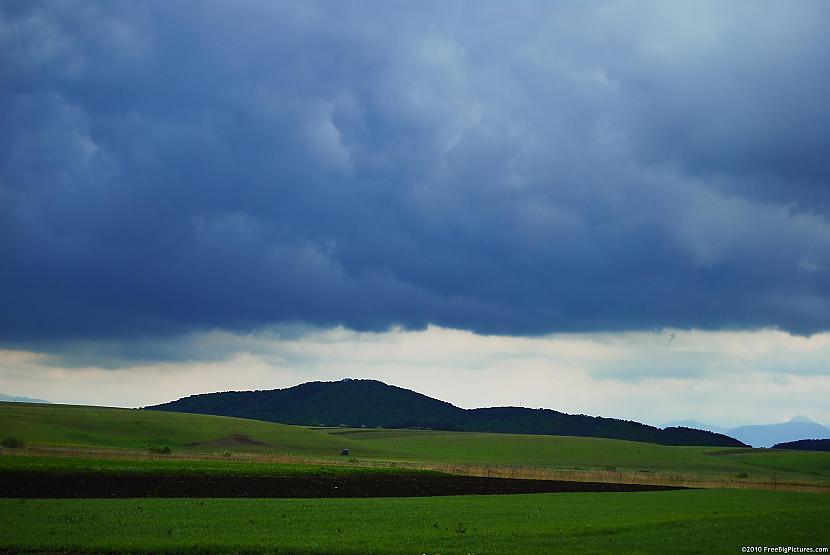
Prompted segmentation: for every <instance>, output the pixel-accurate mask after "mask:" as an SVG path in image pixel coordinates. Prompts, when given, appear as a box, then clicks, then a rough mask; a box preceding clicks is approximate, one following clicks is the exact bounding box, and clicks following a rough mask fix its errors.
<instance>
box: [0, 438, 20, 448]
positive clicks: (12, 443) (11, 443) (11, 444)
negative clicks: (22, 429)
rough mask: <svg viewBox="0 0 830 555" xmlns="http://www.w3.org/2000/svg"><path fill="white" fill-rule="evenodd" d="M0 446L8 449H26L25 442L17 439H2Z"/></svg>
mask: <svg viewBox="0 0 830 555" xmlns="http://www.w3.org/2000/svg"><path fill="white" fill-rule="evenodd" d="M0 445H2V446H3V447H8V448H10V449H22V448H24V447H26V442H24V441H23V440H22V439H20V438H19V437H4V438H3V439H2V440H0Z"/></svg>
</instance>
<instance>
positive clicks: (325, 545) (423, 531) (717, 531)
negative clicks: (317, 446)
mask: <svg viewBox="0 0 830 555" xmlns="http://www.w3.org/2000/svg"><path fill="white" fill-rule="evenodd" d="M0 514H2V515H3V518H0V549H6V550H13V551H39V552H62V551H72V552H84V553H95V552H152V553H199V552H234V553H239V552H243V553H244V552H258V553H260V552H265V553H442V554H451V553H459V554H462V553H463V554H469V553H477V554H481V553H516V552H520V553H552V552H568V553H620V552H626V553H630V552H634V553H637V552H640V553H669V552H670V553H740V549H741V547H742V546H750V545H751V546H756V545H769V546H779V545H792V546H809V547H821V546H828V545H830V528H828V527H827V522H830V503H828V501H827V496H824V495H815V494H800V493H789V492H766V491H737V490H686V491H671V492H648V493H579V494H568V493H562V494H534V495H512V496H459V497H444V498H434V497H433V498H407V499H403V498H389V499H305V500H300V499H204V500H201V499H129V500H108V499H91V500H78V499H59V500H13V499H2V500H0Z"/></svg>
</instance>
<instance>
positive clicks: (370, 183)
mask: <svg viewBox="0 0 830 555" xmlns="http://www.w3.org/2000/svg"><path fill="white" fill-rule="evenodd" d="M0 10H2V11H3V12H4V13H3V14H2V17H0V57H1V58H0V71H1V72H2V74H1V75H0V121H2V126H3V130H2V133H0V255H2V261H3V263H2V264H0V337H2V338H4V339H5V341H11V342H16V341H24V340H33V341H41V340H49V341H52V340H64V339H69V338H84V337H86V338H88V337H101V336H119V337H124V336H137V335H147V334H150V335H153V334H168V333H183V332H189V331H194V330H200V329H208V328H225V329H232V330H246V329H250V328H254V327H258V326H263V325H269V324H274V323H279V322H302V323H306V324H310V325H316V326H328V325H334V324H343V325H345V326H347V327H351V328H354V329H385V328H387V327H389V326H391V325H397V324H400V325H404V326H406V327H412V328H419V327H423V326H425V325H427V324H428V323H435V324H439V325H442V326H450V327H458V328H464V329H470V330H474V331H477V332H483V333H507V334H536V333H543V332H549V331H576V330H623V329H651V328H660V327H664V326H671V327H681V328H685V327H701V328H709V329H724V328H755V327H761V326H776V327H780V328H782V329H786V330H790V331H794V332H798V333H811V332H815V331H819V330H827V329H828V328H830V310H829V309H830V269H828V268H830V221H828V216H830V192H828V191H830V162H828V157H827V152H830V115H828V114H830V111H828V110H827V107H826V99H827V98H830V74H828V72H827V71H826V67H825V66H826V60H827V56H828V54H830V37H829V36H828V34H827V33H826V32H824V30H823V29H822V28H821V26H822V22H824V21H827V20H828V16H830V9H828V5H827V4H826V3H822V2H812V3H811V2H801V3H798V4H797V5H793V4H790V3H784V2H779V3H757V2H752V3H750V2H745V3H741V2H736V3H730V4H728V5H722V4H720V5H718V4H714V3H713V4H707V3H698V2H695V3H689V4H688V5H686V6H680V5H678V4H676V3H672V4H664V3H659V2H657V3H631V4H617V3H614V4H603V3H585V4H571V3H562V4H557V3H539V4H534V3H519V4H514V3H512V4H511V5H509V6H508V5H507V4H503V3H495V4H485V3H479V2H474V3H452V4H446V3H421V2H419V3H415V4H390V3H382V2H377V3H310V2H297V3H290V2H284V3H274V2H247V3H243V4H238V5H231V4H228V3H223V2H144V3H132V2H107V3H100V2H97V3H84V2H72V3H62V2H20V3H18V2H4V3H2V4H0Z"/></svg>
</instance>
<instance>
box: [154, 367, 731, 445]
mask: <svg viewBox="0 0 830 555" xmlns="http://www.w3.org/2000/svg"><path fill="white" fill-rule="evenodd" d="M146 408H147V409H152V410H164V411H175V412H186V413H196V414H213V415H220V416H237V417H241V418H253V419H257V420H266V421H269V422H281V423H283V424H298V425H306V426H341V425H342V426H348V427H355V428H359V427H369V428H376V427H382V428H430V429H434V430H448V431H466V432H500V433H514V434H543V435H563V436H583V437H601V438H610V439H625V440H631V441H643V442H648V443H657V444H661V445H709V446H722V447H745V445H744V444H743V443H742V442H740V441H738V440H736V439H734V438H731V437H729V436H726V435H723V434H718V433H714V432H709V431H705V430H695V429H691V428H685V427H668V428H665V429H661V428H657V427H655V426H649V425H647V424H642V423H640V422H634V421H630V420H620V419H616V418H604V417H601V416H587V415H583V414H577V415H575V414H566V413H563V412H559V411H555V410H552V409H529V408H525V407H489V408H476V409H462V408H459V407H456V406H455V405H452V404H450V403H448V402H446V401H441V400H438V399H433V398H432V397H428V396H426V395H423V394H421V393H418V392H416V391H411V390H409V389H404V388H402V387H397V386H393V385H387V384H385V383H383V382H380V381H377V380H360V379H345V380H340V381H335V382H320V381H315V382H307V383H304V384H300V385H296V386H294V387H289V388H285V389H272V390H257V391H227V392H220V393H203V394H198V395H191V396H189V397H184V398H181V399H178V400H176V401H171V402H169V403H163V404H160V405H155V406H150V407H146Z"/></svg>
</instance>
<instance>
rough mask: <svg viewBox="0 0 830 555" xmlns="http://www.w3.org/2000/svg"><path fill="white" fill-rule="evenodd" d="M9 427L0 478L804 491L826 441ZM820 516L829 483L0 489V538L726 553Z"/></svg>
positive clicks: (77, 424) (19, 547)
mask: <svg viewBox="0 0 830 555" xmlns="http://www.w3.org/2000/svg"><path fill="white" fill-rule="evenodd" d="M8 436H13V437H17V438H20V439H22V440H24V441H25V442H26V444H27V446H28V447H27V448H25V449H0V477H2V473H3V472H19V471H24V470H25V471H27V472H34V473H38V472H44V473H48V472H51V473H61V472H65V473H72V472H86V473H91V474H96V473H146V474H171V473H172V474H177V473H180V474H187V475H197V476H198V475H251V476H263V475H272V476H288V475H297V474H314V475H325V474H341V473H346V474H353V473H372V472H382V473H398V472H407V473H409V472H412V470H411V469H412V468H426V469H430V468H431V469H436V470H448V471H451V472H459V473H464V472H469V473H471V474H476V473H478V474H479V475H480V474H481V473H482V472H484V474H485V475H505V473H507V475H510V472H513V471H514V470H515V469H519V470H522V469H531V470H533V471H536V470H538V471H539V472H541V473H542V474H540V475H539V476H525V477H543V478H545V477H547V478H563V475H562V474H561V473H562V472H565V473H566V474H565V476H564V477H565V478H568V477H569V476H571V474H567V473H573V474H572V476H573V478H572V479H593V480H598V481H602V479H605V478H607V479H608V481H612V480H613V478H614V475H615V473H617V474H618V475H619V476H621V480H623V481H625V480H630V479H632V478H636V479H637V480H639V481H640V482H642V483H652V482H650V481H653V483H659V480H658V478H659V477H661V476H667V475H668V476H671V475H673V474H678V475H683V476H686V477H688V476H692V477H697V479H700V480H701V485H705V486H706V487H713V486H717V485H719V484H721V485H722V484H728V485H731V486H732V487H744V486H746V484H743V482H744V481H746V480H756V479H757V480H759V482H758V483H757V484H755V485H753V486H751V487H756V486H757V487H762V488H764V487H766V488H769V487H771V486H776V487H777V486H779V485H780V484H781V483H784V485H785V486H786V487H783V488H780V489H793V488H792V487H791V486H792V485H793V484H811V485H810V488H813V489H810V488H807V489H808V490H810V491H827V489H828V488H827V485H828V484H830V464H829V463H830V454H828V453H815V452H798V451H773V450H748V449H747V450H741V449H738V450H735V449H715V448H711V447H667V446H660V445H653V444H647V443H637V442H630V441H618V440H609V439H594V438H577V437H558V436H529V435H511V434H479V433H452V432H437V431H425V430H366V429H361V430H349V429H309V428H304V427H299V426H286V425H281V424H273V423H268V422H258V421H251V420H244V419H237V418H225V417H214V416H202V415H190V414H176V413H168V412H152V411H139V410H129V409H109V408H98V407H72V406H60V405H25V404H14V403H0V437H8ZM151 444H155V445H168V446H170V447H171V448H172V449H173V454H172V455H169V456H163V455H153V454H150V453H148V452H147V446H148V445H151ZM342 448H348V449H350V451H351V454H350V457H341V456H339V452H340V449H342ZM592 469H594V470H595V472H594V473H593V474H591V473H590V472H591V471H592ZM582 471H586V472H588V473H587V474H579V472H582ZM623 471H627V472H628V474H625V473H624V472H623ZM500 472H501V473H502V474H499V473H500ZM545 472H548V474H545ZM557 472H558V473H559V474H556V473H557ZM491 473H492V474H491ZM736 476H743V478H740V479H737V478H736ZM718 477H720V478H718ZM707 480H709V482H706V481H707ZM718 480H720V481H718ZM779 481H780V482H779ZM795 489H798V488H795ZM802 489H803V488H802ZM827 522H830V493H795V492H792V491H763V490H740V489H704V490H684V491H670V492H647V493H558V494H535V495H503V496H484V495H482V496H457V497H425V498H376V499H205V500H201V499H157V498H152V499H40V500H39V499H34V500H22V499H0V552H4V551H9V552H16V551H30V552H44V553H49V552H67V551H69V552H78V553H94V552H138V553H140V552H148V553H150V552H151V553H161V552H169V553H201V552H227V553H247V552H250V553H261V552H273V553H443V554H447V553H464V554H467V553H551V552H570V553H664V552H673V553H739V552H740V548H741V547H742V546H780V545H784V546H787V545H791V546H805V547H823V546H830V527H828V526H827Z"/></svg>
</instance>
